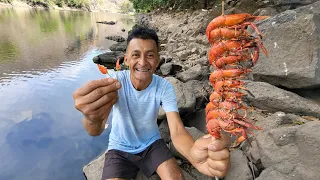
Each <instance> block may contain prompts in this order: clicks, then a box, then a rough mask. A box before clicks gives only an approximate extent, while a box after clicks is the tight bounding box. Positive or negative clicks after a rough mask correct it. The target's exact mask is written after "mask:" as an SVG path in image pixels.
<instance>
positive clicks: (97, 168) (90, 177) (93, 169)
mask: <svg viewBox="0 0 320 180" xmlns="http://www.w3.org/2000/svg"><path fill="white" fill-rule="evenodd" d="M104 160H105V152H103V153H102V154H101V155H99V156H98V157H97V158H96V159H94V160H92V161H91V162H89V164H87V165H85V166H84V167H83V173H84V175H85V176H86V179H87V180H100V179H101V177H102V170H103V166H104Z"/></svg>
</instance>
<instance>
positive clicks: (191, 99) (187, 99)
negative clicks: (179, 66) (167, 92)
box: [165, 77, 196, 115]
mask: <svg viewBox="0 0 320 180" xmlns="http://www.w3.org/2000/svg"><path fill="white" fill-rule="evenodd" d="M165 79H167V80H168V81H169V82H171V84H172V85H173V87H174V90H175V92H176V96H177V102H178V109H179V112H180V115H181V114H184V113H187V112H192V111H193V110H194V107H195V105H196V97H195V95H194V92H193V91H189V90H188V88H187V87H186V85H185V83H183V82H181V81H179V80H178V79H176V78H174V77H166V78H165Z"/></svg>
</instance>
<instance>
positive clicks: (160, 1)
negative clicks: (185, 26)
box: [129, 0, 219, 12]
mask: <svg viewBox="0 0 320 180" xmlns="http://www.w3.org/2000/svg"><path fill="white" fill-rule="evenodd" d="M129 1H130V2H132V3H133V7H134V8H135V9H136V10H137V11H138V12H139V11H141V12H146V11H151V10H154V9H157V8H162V9H168V8H173V9H180V10H183V9H201V8H204V9H207V8H208V7H212V6H213V4H215V3H217V2H219V1H218V0H213V1H212V0H129Z"/></svg>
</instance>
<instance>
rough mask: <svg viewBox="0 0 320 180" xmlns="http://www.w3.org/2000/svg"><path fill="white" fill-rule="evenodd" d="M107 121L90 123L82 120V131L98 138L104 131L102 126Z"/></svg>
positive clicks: (84, 119)
mask: <svg viewBox="0 0 320 180" xmlns="http://www.w3.org/2000/svg"><path fill="white" fill-rule="evenodd" d="M106 121H107V120H104V121H102V122H101V121H100V122H92V121H90V120H88V119H86V118H83V119H82V124H83V127H84V129H85V130H86V131H87V132H88V134H89V135H91V136H99V135H100V134H101V133H102V132H103V131H104V126H105V124H106Z"/></svg>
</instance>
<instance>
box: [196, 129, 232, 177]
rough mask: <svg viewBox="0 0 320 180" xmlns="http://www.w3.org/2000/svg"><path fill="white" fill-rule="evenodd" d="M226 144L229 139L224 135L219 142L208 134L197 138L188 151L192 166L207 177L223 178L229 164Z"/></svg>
mask: <svg viewBox="0 0 320 180" xmlns="http://www.w3.org/2000/svg"><path fill="white" fill-rule="evenodd" d="M228 144H229V138H228V137H227V136H226V135H221V139H219V140H218V139H215V138H214V137H212V136H211V135H210V134H207V135H205V136H203V137H202V138H199V139H198V140H197V141H195V143H194V145H193V147H192V148H191V150H190V155H191V157H192V159H193V160H194V163H193V164H194V166H195V167H196V168H197V169H198V170H199V171H200V172H201V173H203V174H206V175H208V176H219V177H224V176H225V175H226V174H227V172H228V169H229V163H230V152H229V150H228V149H227V146H228Z"/></svg>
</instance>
